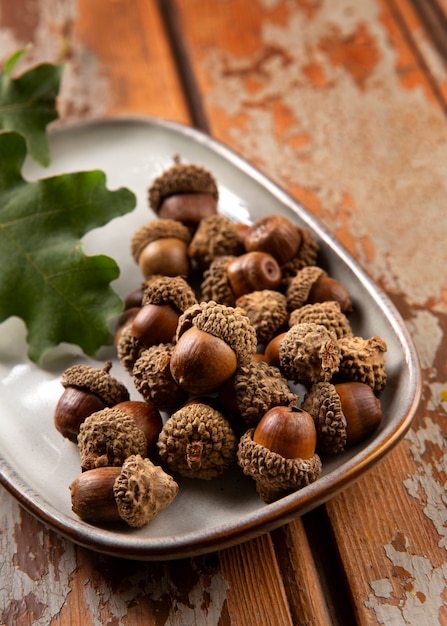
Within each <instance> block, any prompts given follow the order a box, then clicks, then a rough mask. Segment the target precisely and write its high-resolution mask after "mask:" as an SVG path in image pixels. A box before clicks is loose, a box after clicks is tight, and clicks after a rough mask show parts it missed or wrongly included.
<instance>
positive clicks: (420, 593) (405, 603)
mask: <svg viewBox="0 0 447 626" xmlns="http://www.w3.org/2000/svg"><path fill="white" fill-rule="evenodd" d="M401 540H402V538H400V539H399V541H401ZM404 547H405V549H397V548H396V547H394V546H393V543H392V542H391V543H389V544H387V545H386V546H385V547H384V549H385V553H386V555H387V557H388V558H389V559H390V561H391V562H392V564H393V570H394V577H393V579H392V580H388V579H387V580H386V581H384V580H380V581H374V582H372V583H370V585H371V588H372V589H373V591H374V594H371V595H370V596H369V598H368V601H367V602H366V603H365V605H366V607H367V608H370V609H372V610H373V611H374V613H375V615H376V618H377V623H378V624H386V626H403V625H404V624H405V625H406V626H434V624H440V623H442V622H440V611H441V610H442V608H443V605H444V598H443V594H444V590H445V588H446V583H447V563H444V564H442V565H440V566H439V567H434V566H433V565H432V563H431V562H430V560H429V559H427V558H426V557H424V556H419V555H415V554H412V553H411V547H410V545H409V542H408V540H407V539H406V538H405V546H404ZM377 590H379V593H377ZM381 590H385V593H380V591H381Z"/></svg>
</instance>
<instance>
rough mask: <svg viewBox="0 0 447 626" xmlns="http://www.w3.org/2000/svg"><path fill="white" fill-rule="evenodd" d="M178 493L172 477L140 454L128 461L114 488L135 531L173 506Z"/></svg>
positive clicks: (120, 512)
mask: <svg viewBox="0 0 447 626" xmlns="http://www.w3.org/2000/svg"><path fill="white" fill-rule="evenodd" d="M178 490H179V486H178V484H177V483H176V482H175V480H174V479H173V478H172V476H169V474H167V473H166V472H165V471H164V470H163V469H162V468H161V467H159V466H157V465H154V464H153V463H152V461H150V460H149V459H143V457H142V456H141V455H139V454H132V455H131V456H129V457H128V458H127V459H126V460H125V461H124V463H123V466H122V468H121V473H120V474H119V476H118V477H117V478H116V480H115V483H114V486H113V494H114V497H115V501H116V504H117V507H118V513H119V515H120V517H121V518H122V519H123V520H124V521H125V522H127V524H129V526H132V527H133V528H141V527H143V526H145V525H146V524H148V523H149V522H150V521H151V520H153V519H154V517H156V516H157V515H158V514H159V513H160V512H161V511H162V510H163V509H165V508H166V507H167V506H168V505H169V504H171V502H172V501H173V499H174V498H175V496H176V495H177V493H178Z"/></svg>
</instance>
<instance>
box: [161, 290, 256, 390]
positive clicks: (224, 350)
mask: <svg viewBox="0 0 447 626" xmlns="http://www.w3.org/2000/svg"><path fill="white" fill-rule="evenodd" d="M256 344H257V340H256V331H255V329H254V328H253V326H252V325H251V324H250V320H249V319H248V317H247V316H246V315H245V312H244V311H243V310H242V309H239V308H233V307H227V306H225V305H221V304H218V303H216V302H214V301H209V302H202V303H200V304H197V305H193V306H192V307H190V308H189V309H187V310H186V311H185V312H184V313H183V314H182V315H181V316H180V319H179V323H178V327H177V334H176V343H175V346H174V348H173V351H172V355H171V362H170V369H171V374H172V377H173V378H174V380H175V382H176V383H177V384H178V385H179V387H181V388H182V389H185V390H186V391H188V392H190V393H193V394H206V393H208V392H212V391H215V390H217V389H218V388H219V387H220V386H221V385H223V384H224V383H225V382H226V381H227V380H228V379H229V378H230V377H231V376H232V375H233V374H234V372H235V371H236V368H237V367H238V365H243V364H245V363H248V362H250V361H251V356H252V354H254V353H255V351H256Z"/></svg>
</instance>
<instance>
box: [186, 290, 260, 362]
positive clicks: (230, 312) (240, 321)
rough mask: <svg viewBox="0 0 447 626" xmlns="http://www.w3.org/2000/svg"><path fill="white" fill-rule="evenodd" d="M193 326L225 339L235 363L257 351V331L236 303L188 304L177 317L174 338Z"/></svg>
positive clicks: (245, 360) (250, 356)
mask: <svg viewBox="0 0 447 626" xmlns="http://www.w3.org/2000/svg"><path fill="white" fill-rule="evenodd" d="M192 326H195V327H196V328H198V329H199V330H202V331H204V332H207V333H209V334H210V335H213V336H214V337H218V338H219V339H222V340H223V341H225V342H226V343H227V344H228V345H229V346H230V348H231V349H232V350H233V352H234V353H235V354H236V359H237V364H238V366H240V365H245V364H246V363H249V362H250V361H251V359H252V356H253V354H254V353H255V352H256V345H257V339H256V331H255V329H254V328H253V326H252V325H251V323H250V320H249V319H248V317H247V316H246V314H245V311H244V310H243V309H240V308H239V307H235V308H234V307H230V306H225V305H223V304H219V303H217V302H214V301H213V300H210V301H209V302H201V303H199V304H195V305H193V306H191V307H189V309H187V310H186V311H185V312H184V313H183V314H182V315H181V316H180V318H179V321H178V326H177V333H176V340H177V341H178V340H179V338H180V337H181V336H182V335H183V333H184V332H186V331H187V330H188V329H189V328H191V327H192Z"/></svg>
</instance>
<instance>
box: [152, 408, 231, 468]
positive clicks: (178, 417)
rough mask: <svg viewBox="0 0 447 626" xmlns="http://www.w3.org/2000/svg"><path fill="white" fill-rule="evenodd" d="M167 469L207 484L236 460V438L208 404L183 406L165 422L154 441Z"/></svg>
mask: <svg viewBox="0 0 447 626" xmlns="http://www.w3.org/2000/svg"><path fill="white" fill-rule="evenodd" d="M157 445H158V449H159V454H160V458H161V459H162V461H163V462H164V463H165V464H166V465H167V467H168V469H169V470H170V471H173V472H178V473H179V474H181V475H182V476H186V477H188V478H201V479H205V480H209V479H211V478H215V477H216V476H219V475H220V474H222V473H223V472H224V471H225V470H226V469H227V468H228V467H229V466H230V465H231V463H232V462H233V461H234V459H235V458H236V449H237V438H236V436H235V434H234V432H233V429H232V427H231V425H230V423H229V421H228V420H227V419H226V418H225V416H224V415H223V414H222V413H221V412H220V411H218V410H216V409H214V408H212V407H211V406H209V405H208V404H203V403H201V402H196V403H192V404H187V405H185V406H183V407H181V408H180V409H179V410H178V411H176V412H175V413H173V414H172V415H171V417H170V418H169V419H168V420H167V421H166V423H165V425H164V426H163V429H162V431H161V433H160V435H159V438H158V443H157Z"/></svg>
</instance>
